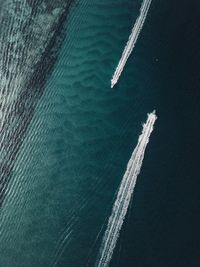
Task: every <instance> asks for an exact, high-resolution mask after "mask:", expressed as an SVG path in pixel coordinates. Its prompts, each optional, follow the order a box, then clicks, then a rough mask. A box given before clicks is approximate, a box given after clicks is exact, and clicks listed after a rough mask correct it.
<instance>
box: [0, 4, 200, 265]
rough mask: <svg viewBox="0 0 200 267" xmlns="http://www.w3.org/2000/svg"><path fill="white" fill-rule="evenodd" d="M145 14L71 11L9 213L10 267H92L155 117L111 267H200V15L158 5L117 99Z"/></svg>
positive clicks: (105, 8) (99, 7)
mask: <svg viewBox="0 0 200 267" xmlns="http://www.w3.org/2000/svg"><path fill="white" fill-rule="evenodd" d="M140 4H141V1H135V0H117V1H116V0H115V1H112V0H101V1H100V0H95V1H79V2H78V3H77V5H75V6H74V7H73V9H71V11H70V16H69V18H68V20H67V22H66V38H65V40H64V42H63V45H62V48H61V50H60V54H59V58H58V60H57V62H56V64H55V66H54V71H53V73H52V74H51V76H50V77H49V79H48V81H47V83H46V87H45V91H44V95H43V96H42V98H41V99H40V101H39V103H38V106H37V109H36V111H35V115H34V118H33V120H32V122H31V124H30V125H29V129H28V132H27V134H26V136H25V139H24V141H23V144H22V146H21V148H20V152H19V154H18V157H17V160H16V162H15V166H14V170H13V174H12V177H11V181H10V183H9V187H8V193H7V195H6V199H5V202H4V204H3V206H2V208H1V209H2V211H1V215H0V216H1V234H0V242H1V243H0V251H1V252H0V254H1V256H0V267H19V266H20V267H29V266H30V267H33V266H37V267H40V266H41V267H46V266H59V267H64V266H69V267H81V266H86V264H88V266H94V263H95V260H96V257H97V253H98V250H99V247H100V243H101V238H102V235H103V232H104V230H105V225H106V220H107V217H108V216H109V215H110V212H111V208H112V205H113V202H114V197H115V194H116V192H117V188H118V186H119V183H120V181H121V178H122V176H123V174H124V172H125V170H126V164H127V162H128V160H129V158H130V155H131V153H132V151H133V149H134V147H135V145H136V143H137V138H138V135H139V134H140V132H141V123H142V122H144V121H145V120H146V114H147V113H148V112H151V111H152V110H153V109H156V111H157V115H158V120H157V121H156V124H155V130H154V132H153V134H152V137H151V139H150V142H149V144H148V147H147V150H146V153H145V159H144V162H143V166H142V170H141V173H140V175H139V177H138V181H137V186H136V188H135V191H134V197H133V201H132V204H131V207H130V209H129V212H128V215H127V217H126V220H125V222H124V226H123V229H122V232H121V235H120V238H119V240H118V244H117V247H116V249H115V253H114V255H113V260H112V262H111V266H116V267H117V266H122V267H129V266H130V267H132V266H135V267H146V266H147V267H151V266H154V267H165V266H172V267H177V266H181V267H183V266H191V267H196V266H199V265H200V264H199V257H198V256H199V255H198V254H199V248H200V244H199V237H200V232H199V223H200V218H199V215H198V212H199V207H200V197H199V196H200V194H199V191H200V190H199V166H198V162H199V160H198V159H199V155H198V154H199V153H198V152H199V148H200V142H199V139H198V138H199V132H200V128H199V127H200V126H199V111H200V105H199V96H200V93H199V83H200V80H199V69H200V68H199V67H200V66H199V65H200V63H199V56H200V52H199V46H200V37H199V36H200V35H199V31H200V30H199V29H200V28H199V15H200V14H199V10H200V4H199V3H198V1H196V0H192V1H176V2H175V1H172V0H170V1H167V2H163V1H161V0H153V1H152V5H151V8H150V11H149V14H148V17H147V19H146V22H145V25H144V27H143V30H142V32H141V34H140V37H139V39H138V41H137V45H136V47H135V49H134V51H133V53H132V55H131V57H130V58H129V60H128V62H127V64H126V66H125V68H124V71H123V73H122V75H121V77H120V80H119V83H118V85H117V86H116V88H115V90H112V89H110V79H111V77H112V74H113V72H114V70H115V67H116V65H117V63H118V60H119V58H120V55H121V52H122V50H123V48H124V45H125V43H126V41H127V38H128V36H129V33H130V31H131V29H132V25H133V23H134V21H135V19H136V18H137V15H138V11H139V7H140ZM103 225H104V227H103V229H102V230H101V228H102V226H103ZM98 234H99V235H98ZM97 236H99V237H98V238H97V239H96V237H97Z"/></svg>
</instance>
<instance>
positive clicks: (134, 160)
mask: <svg viewBox="0 0 200 267" xmlns="http://www.w3.org/2000/svg"><path fill="white" fill-rule="evenodd" d="M156 119H157V117H156V114H155V111H153V112H152V113H150V114H148V118H147V121H146V123H145V124H144V125H143V130H142V133H141V135H140V136H139V138H138V143H137V146H136V148H135V149H134V151H133V153H132V155H131V158H130V160H129V162H128V165H127V169H126V172H125V174H124V176H123V179H122V181H121V184H120V187H119V191H118V194H117V197H116V200H115V203H114V206H113V209H112V213H111V215H110V218H109V220H108V225H107V229H106V232H105V234H104V237H103V240H102V244H101V247H100V252H99V256H98V259H97V262H96V267H106V266H108V265H109V263H110V260H111V258H112V254H113V251H114V248H115V246H116V243H117V239H118V236H119V233H120V230H121V227H122V225H123V221H124V218H125V216H126V213H127V210H128V206H129V203H130V200H131V196H132V194H133V191H134V187H135V184H136V180H137V176H138V174H139V173H140V169H141V166H142V162H143V159H144V153H145V149H146V146H147V144H148V142H149V137H150V135H151V132H152V131H153V126H154V123H155V121H156Z"/></svg>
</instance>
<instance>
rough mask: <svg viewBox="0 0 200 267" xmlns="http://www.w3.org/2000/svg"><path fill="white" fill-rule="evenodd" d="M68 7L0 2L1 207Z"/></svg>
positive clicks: (61, 3) (37, 2)
mask: <svg viewBox="0 0 200 267" xmlns="http://www.w3.org/2000/svg"><path fill="white" fill-rule="evenodd" d="M71 2H72V1H70V0H66V1H61V0H59V1H55V2H52V1H48V0H43V1H41V0H32V1H25V0H23V1H15V0H11V1H8V0H6V1H4V2H3V3H2V6H1V11H0V23H1V33H0V66H1V67H0V88H1V89H0V99H1V102H0V133H1V140H0V152H1V158H0V204H1V203H2V202H3V199H4V193H5V190H6V187H7V184H8V179H9V176H10V174H11V172H12V168H13V164H14V161H15V158H16V155H17V153H18V150H19V148H20V146H21V143H22V141H23V137H24V134H25V132H26V130H27V127H28V125H29V122H30V120H31V118H32V117H33V114H34V110H35V107H36V105H37V102H38V100H39V99H40V97H41V95H42V94H43V91H44V84H45V81H46V79H47V76H48V75H49V73H50V71H51V70H52V68H53V66H54V63H55V60H56V58H57V48H58V46H59V45H60V43H61V40H62V37H63V36H62V30H63V27H64V22H65V20H66V16H67V13H68V9H69V6H70V4H71Z"/></svg>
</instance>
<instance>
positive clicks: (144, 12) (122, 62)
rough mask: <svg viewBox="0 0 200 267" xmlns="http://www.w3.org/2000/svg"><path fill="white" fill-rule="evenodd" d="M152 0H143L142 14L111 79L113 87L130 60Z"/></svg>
mask: <svg viewBox="0 0 200 267" xmlns="http://www.w3.org/2000/svg"><path fill="white" fill-rule="evenodd" d="M151 1H152V0H143V2H142V5H141V8H140V14H139V16H138V18H137V20H136V22H135V24H134V26H133V29H132V31H131V34H130V36H129V39H128V42H127V44H126V46H125V48H124V51H123V53H122V56H121V59H120V61H119V63H118V65H117V68H116V70H115V73H114V75H113V77H112V80H111V88H113V87H114V85H115V84H116V83H117V81H118V79H119V77H120V75H121V73H122V71H123V68H124V66H125V64H126V61H127V60H128V58H129V56H130V54H131V52H132V51H133V48H134V47H135V44H136V42H137V39H138V36H139V34H140V31H141V30H142V27H143V24H144V22H145V19H146V16H147V13H148V10H149V7H150V5H151Z"/></svg>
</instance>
